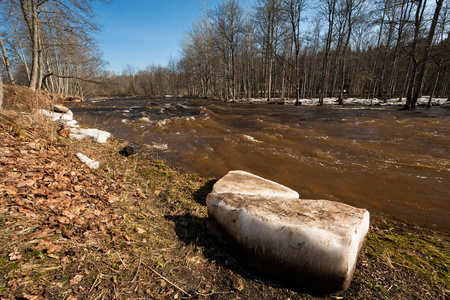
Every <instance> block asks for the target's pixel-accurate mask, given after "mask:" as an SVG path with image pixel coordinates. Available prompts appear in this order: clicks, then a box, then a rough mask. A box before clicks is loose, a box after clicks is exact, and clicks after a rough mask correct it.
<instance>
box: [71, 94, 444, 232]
mask: <svg viewBox="0 0 450 300" xmlns="http://www.w3.org/2000/svg"><path fill="white" fill-rule="evenodd" d="M68 106H69V107H70V108H71V110H72V111H73V113H74V116H75V118H76V119H77V120H78V121H79V122H80V123H81V124H83V125H86V126H91V127H95V128H99V129H103V130H106V131H109V132H111V133H112V134H113V135H114V136H115V137H117V138H120V139H125V140H127V141H129V142H130V143H132V144H133V145H135V146H136V147H137V148H138V149H139V152H140V153H142V154H144V155H147V154H148V155H152V156H154V157H157V158H160V159H164V160H166V161H167V162H168V163H169V165H172V166H177V167H182V168H183V169H185V170H189V171H192V172H196V173H198V174H200V175H203V176H213V177H217V178H218V177H220V176H223V175H225V174H226V173H227V172H228V171H229V170H237V169H239V170H245V171H249V172H252V173H254V174H257V175H260V176H262V177H265V178H268V179H271V180H274V181H276V182H279V183H281V184H284V185H286V186H288V187H290V188H292V189H294V190H296V191H297V192H298V193H299V194H300V197H301V198H303V199H328V200H335V201H340V202H343V203H347V204H350V205H354V206H357V207H364V208H367V209H368V210H369V211H370V212H372V213H377V214H384V215H389V216H392V217H395V218H398V219H400V220H403V221H407V222H413V223H417V224H420V225H425V226H427V227H430V228H433V229H437V230H440V231H445V232H450V184H449V183H450V109H448V108H447V109H446V108H441V107H432V109H430V110H426V109H418V110H416V111H412V112H400V111H398V108H397V107H367V106H359V107H355V106H353V107H340V106H324V107H317V106H299V107H295V106H290V105H267V104H242V103H234V104H232V103H223V102H220V101H202V100H188V99H172V100H149V99H120V100H117V99H116V100H102V101H87V102H83V103H72V104H69V105H68Z"/></svg>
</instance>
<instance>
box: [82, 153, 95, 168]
mask: <svg viewBox="0 0 450 300" xmlns="http://www.w3.org/2000/svg"><path fill="white" fill-rule="evenodd" d="M77 157H78V159H79V160H80V161H81V162H82V163H84V164H86V165H87V166H88V167H89V168H91V169H98V167H100V163H99V162H98V161H95V160H92V159H90V158H89V157H87V156H86V155H84V154H83V153H77Z"/></svg>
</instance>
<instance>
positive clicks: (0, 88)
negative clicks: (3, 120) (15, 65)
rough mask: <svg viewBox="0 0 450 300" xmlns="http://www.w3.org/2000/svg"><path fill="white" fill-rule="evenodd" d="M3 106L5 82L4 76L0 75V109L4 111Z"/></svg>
mask: <svg viewBox="0 0 450 300" xmlns="http://www.w3.org/2000/svg"><path fill="white" fill-rule="evenodd" d="M2 105H3V81H2V76H1V75H0V109H2Z"/></svg>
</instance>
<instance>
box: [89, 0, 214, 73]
mask: <svg viewBox="0 0 450 300" xmlns="http://www.w3.org/2000/svg"><path fill="white" fill-rule="evenodd" d="M208 2H209V4H208V5H209V7H210V8H214V7H215V6H216V5H217V4H218V3H220V2H221V0H209V1H206V0H113V2H112V4H110V5H105V4H102V3H97V4H96V5H95V6H94V8H95V12H96V14H97V16H98V17H97V22H98V23H99V24H100V26H101V27H102V28H103V31H102V32H101V33H99V34H98V35H96V39H97V41H98V44H99V47H100V50H101V51H102V52H103V58H104V59H105V60H106V61H107V62H109V65H108V66H107V67H106V69H107V70H110V71H114V72H116V74H121V73H122V70H123V69H124V68H125V67H126V66H127V64H130V65H132V66H133V67H136V68H138V69H144V68H145V67H146V66H149V65H152V64H155V65H162V66H166V65H167V63H168V61H169V59H170V58H171V57H173V58H177V57H179V55H180V49H181V48H180V42H181V41H182V40H183V38H184V33H185V32H186V31H187V30H188V29H189V28H190V27H191V25H192V23H193V22H194V21H195V19H196V18H198V17H200V16H201V14H202V11H203V8H202V7H203V5H204V4H203V3H208Z"/></svg>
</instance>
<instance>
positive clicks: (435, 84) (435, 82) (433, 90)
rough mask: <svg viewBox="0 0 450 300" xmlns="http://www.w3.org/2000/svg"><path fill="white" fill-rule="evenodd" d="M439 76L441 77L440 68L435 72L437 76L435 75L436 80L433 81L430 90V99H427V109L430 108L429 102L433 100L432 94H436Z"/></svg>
mask: <svg viewBox="0 0 450 300" xmlns="http://www.w3.org/2000/svg"><path fill="white" fill-rule="evenodd" d="M440 75H441V68H440V66H439V68H438V72H437V75H436V80H435V81H434V85H433V89H432V90H431V94H430V99H428V105H427V108H431V100H432V99H433V97H434V93H435V92H436V87H437V84H438V81H439V77H440Z"/></svg>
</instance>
